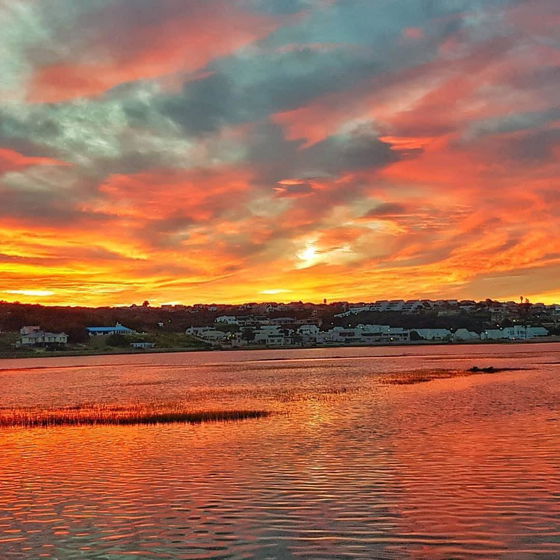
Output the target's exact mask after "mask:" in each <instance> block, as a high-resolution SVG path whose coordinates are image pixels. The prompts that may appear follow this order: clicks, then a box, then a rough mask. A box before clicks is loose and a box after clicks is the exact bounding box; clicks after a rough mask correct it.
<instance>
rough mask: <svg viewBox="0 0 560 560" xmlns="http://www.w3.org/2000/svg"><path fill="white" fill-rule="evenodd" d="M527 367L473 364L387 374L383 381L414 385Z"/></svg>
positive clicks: (391, 383) (388, 383)
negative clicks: (471, 365)
mask: <svg viewBox="0 0 560 560" xmlns="http://www.w3.org/2000/svg"><path fill="white" fill-rule="evenodd" d="M522 369H526V368H516V367H494V366H489V367H478V366H473V367H471V368H469V369H468V370H466V371H464V370H432V371H414V372H403V373H398V374H394V375H390V376H387V377H386V378H385V379H384V380H383V382H384V383H385V384H386V385H414V384H416V383H427V382H428V381H433V380H434V379H450V378H453V377H468V376H470V375H476V374H482V373H501V372H504V371H519V370H522Z"/></svg>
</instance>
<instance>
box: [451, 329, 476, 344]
mask: <svg viewBox="0 0 560 560" xmlns="http://www.w3.org/2000/svg"><path fill="white" fill-rule="evenodd" d="M470 340H480V335H479V334H478V333H476V332H474V331H469V330H468V329H457V330H456V331H455V332H454V333H453V342H468V341H470Z"/></svg>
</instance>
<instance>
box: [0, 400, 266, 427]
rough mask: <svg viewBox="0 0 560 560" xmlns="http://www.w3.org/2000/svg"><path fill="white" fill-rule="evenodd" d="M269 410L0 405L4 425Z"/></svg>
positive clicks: (151, 420) (210, 416) (175, 418)
mask: <svg viewBox="0 0 560 560" xmlns="http://www.w3.org/2000/svg"><path fill="white" fill-rule="evenodd" d="M269 415H270V412H268V411H265V410H199V411H196V410H194V411H193V410H185V409H184V408H181V407H180V406H155V407H150V406H147V405H131V406H120V405H119V406H108V405H96V406H91V405H89V406H81V405H79V406H71V407H62V408H50V409H49V408H47V409H43V408H9V409H0V428H15V427H19V428H48V427H54V426H100V425H106V426H107V425H109V426H130V425H140V424H152V425H153V424H171V423H186V424H201V423H203V422H231V421H238V420H248V419H251V418H265V417H267V416H269Z"/></svg>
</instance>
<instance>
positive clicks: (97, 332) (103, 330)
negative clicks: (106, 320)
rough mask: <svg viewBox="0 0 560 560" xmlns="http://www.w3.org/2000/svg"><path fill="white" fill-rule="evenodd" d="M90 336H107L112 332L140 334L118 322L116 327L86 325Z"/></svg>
mask: <svg viewBox="0 0 560 560" xmlns="http://www.w3.org/2000/svg"><path fill="white" fill-rule="evenodd" d="M86 330H87V332H88V334H89V336H106V335H110V334H138V333H137V332H136V331H133V330H132V329H129V328H128V327H125V326H123V325H121V324H120V323H116V324H115V326H114V327H86Z"/></svg>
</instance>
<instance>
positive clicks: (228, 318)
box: [215, 315, 239, 325]
mask: <svg viewBox="0 0 560 560" xmlns="http://www.w3.org/2000/svg"><path fill="white" fill-rule="evenodd" d="M215 322H216V323H220V324H222V325H239V321H238V319H237V317H235V316H233V315H220V317H217V318H216V321H215Z"/></svg>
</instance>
